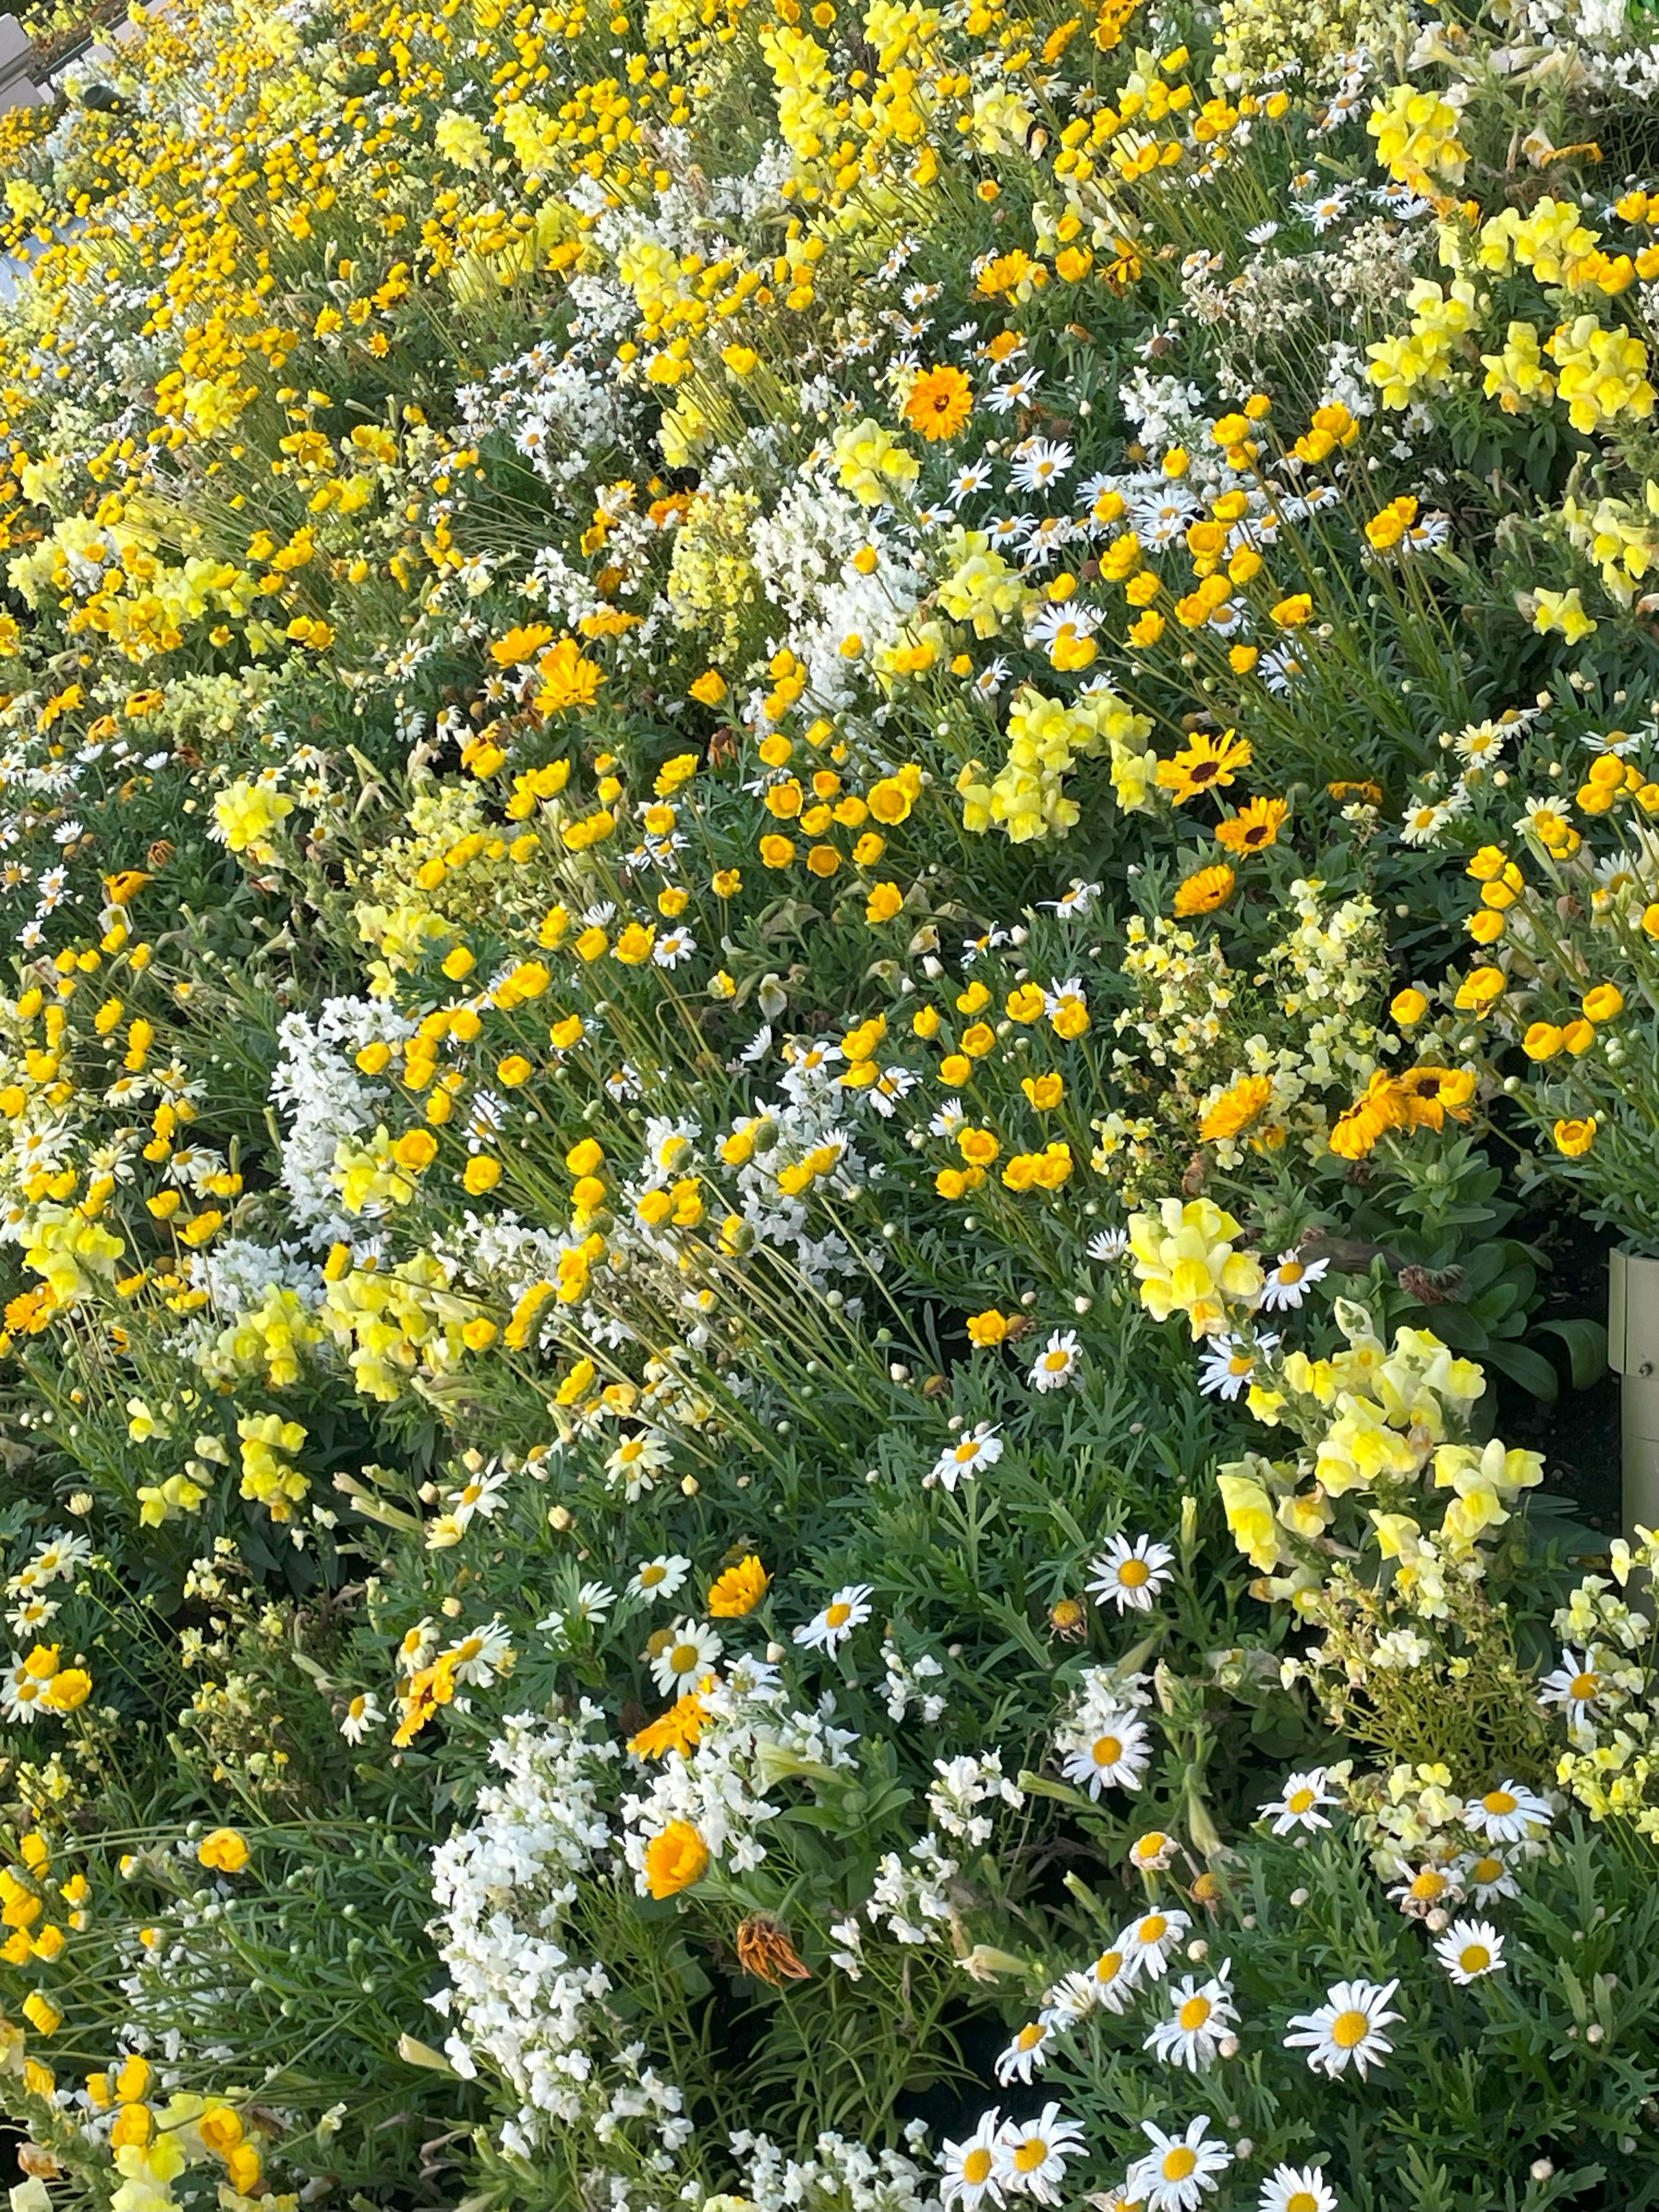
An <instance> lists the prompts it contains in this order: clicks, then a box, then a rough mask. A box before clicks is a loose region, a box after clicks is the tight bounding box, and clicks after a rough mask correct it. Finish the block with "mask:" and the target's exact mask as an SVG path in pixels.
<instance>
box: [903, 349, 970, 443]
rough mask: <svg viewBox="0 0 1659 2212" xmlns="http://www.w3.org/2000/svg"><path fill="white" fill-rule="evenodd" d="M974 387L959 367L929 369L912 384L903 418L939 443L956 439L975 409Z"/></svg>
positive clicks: (923, 434)
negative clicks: (948, 439)
mask: <svg viewBox="0 0 1659 2212" xmlns="http://www.w3.org/2000/svg"><path fill="white" fill-rule="evenodd" d="M973 407H974V387H973V386H972V385H971V384H969V381H968V380H967V378H966V377H965V376H964V375H963V373H962V371H961V370H960V369H959V368H930V369H929V370H928V371H927V374H926V375H924V376H919V377H918V378H917V379H916V380H915V384H913V385H912V386H911V387H910V397H909V398H908V399H907V400H906V401H905V403H904V419H905V421H906V422H908V424H909V425H910V428H912V429H913V430H920V431H921V435H922V436H923V437H924V438H926V439H927V440H929V441H930V442H931V443H933V444H934V445H937V444H938V443H939V441H940V439H942V438H954V437H955V436H956V435H957V431H958V430H960V429H961V428H962V426H963V423H964V422H966V421H967V420H968V417H969V415H970V414H971V413H972V412H973Z"/></svg>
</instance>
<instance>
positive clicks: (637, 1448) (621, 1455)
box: [617, 1437, 645, 1460]
mask: <svg viewBox="0 0 1659 2212" xmlns="http://www.w3.org/2000/svg"><path fill="white" fill-rule="evenodd" d="M644 1449H645V1446H644V1445H643V1444H642V1443H641V1442H640V1439H639V1438H638V1437H623V1441H622V1443H621V1444H620V1446H619V1447H618V1448H617V1458H618V1459H623V1460H627V1459H637V1458H638V1457H639V1455H640V1454H641V1452H642V1451H643V1450H644Z"/></svg>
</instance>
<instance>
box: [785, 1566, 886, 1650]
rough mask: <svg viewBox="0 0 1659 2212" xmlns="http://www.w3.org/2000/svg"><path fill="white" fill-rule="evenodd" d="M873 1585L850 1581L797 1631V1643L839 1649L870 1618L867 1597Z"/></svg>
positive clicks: (817, 1647)
mask: <svg viewBox="0 0 1659 2212" xmlns="http://www.w3.org/2000/svg"><path fill="white" fill-rule="evenodd" d="M873 1587H874V1585H873V1584H872V1583H848V1584H847V1586H846V1588H845V1589H838V1590H837V1591H836V1594H835V1595H834V1597H832V1598H831V1599H830V1601H829V1604H828V1605H826V1606H825V1607H824V1608H823V1611H822V1612H821V1613H814V1615H813V1616H812V1618H811V1620H809V1621H807V1622H806V1623H805V1626H802V1627H800V1628H798V1629H797V1630H796V1631H795V1641H796V1643H797V1644H806V1645H808V1646H809V1647H810V1648H811V1649H812V1650H820V1651H838V1650H840V1649H841V1647H842V1644H845V1643H846V1641H847V1639H848V1637H849V1636H850V1635H851V1634H852V1633H853V1631H854V1629H855V1628H861V1627H862V1626H863V1625H864V1623H865V1622H866V1620H869V1618H870V1608H869V1607H868V1606H867V1605H866V1602H865V1600H866V1598H867V1597H868V1596H869V1595H870V1592H871V1590H872V1588H873Z"/></svg>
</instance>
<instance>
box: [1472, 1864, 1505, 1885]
mask: <svg viewBox="0 0 1659 2212" xmlns="http://www.w3.org/2000/svg"><path fill="white" fill-rule="evenodd" d="M1503 1871H1504V1862H1503V1860H1502V1859H1476V1860H1474V1862H1473V1863H1472V1864H1471V1865H1470V1868H1469V1875H1470V1877H1471V1879H1472V1880H1473V1881H1478V1882H1480V1883H1481V1884H1482V1885H1483V1886H1484V1885H1485V1884H1486V1882H1489V1881H1498V1879H1499V1877H1500V1876H1501V1875H1502V1874H1503Z"/></svg>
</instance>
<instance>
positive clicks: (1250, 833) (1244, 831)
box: [1215, 799, 1291, 854]
mask: <svg viewBox="0 0 1659 2212" xmlns="http://www.w3.org/2000/svg"><path fill="white" fill-rule="evenodd" d="M1290 811H1291V810H1290V808H1289V807H1288V806H1287V805H1285V801H1284V800H1283V799H1251V801H1250V802H1249V805H1248V806H1242V807H1240V809H1239V811H1238V812H1237V814H1234V815H1231V816H1230V817H1228V819H1227V820H1226V821H1225V822H1223V823H1219V824H1218V827H1217V829H1216V833H1215V834H1216V836H1217V838H1218V841H1219V842H1220V843H1222V844H1224V845H1225V847H1226V848H1227V850H1228V851H1229V852H1230V853H1237V854H1246V853H1262V852H1265V851H1266V850H1267V847H1268V846H1269V845H1275V844H1277V843H1278V842H1279V831H1280V830H1281V829H1283V828H1284V826H1285V817H1286V816H1287V815H1288V814H1289V813H1290Z"/></svg>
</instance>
